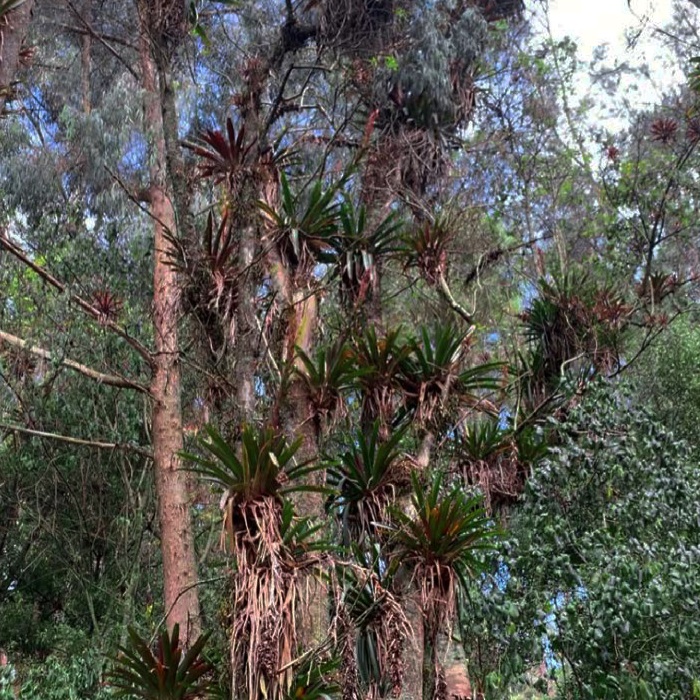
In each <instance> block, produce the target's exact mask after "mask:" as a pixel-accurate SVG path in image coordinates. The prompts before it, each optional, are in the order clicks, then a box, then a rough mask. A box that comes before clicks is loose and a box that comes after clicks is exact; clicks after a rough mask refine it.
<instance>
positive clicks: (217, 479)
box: [182, 426, 318, 502]
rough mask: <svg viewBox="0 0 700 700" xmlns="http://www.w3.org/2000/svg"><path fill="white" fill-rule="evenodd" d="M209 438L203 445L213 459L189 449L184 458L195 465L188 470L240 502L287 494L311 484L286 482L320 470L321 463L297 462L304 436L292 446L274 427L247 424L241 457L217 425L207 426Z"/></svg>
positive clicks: (244, 428)
mask: <svg viewBox="0 0 700 700" xmlns="http://www.w3.org/2000/svg"><path fill="white" fill-rule="evenodd" d="M206 431H207V435H208V439H206V438H203V439H200V440H199V445H200V447H201V448H202V449H203V450H204V451H205V452H207V453H209V454H210V455H211V456H212V458H210V459H207V458H205V457H201V456H199V455H196V454H191V453H189V452H185V453H183V455H182V456H183V457H184V458H185V459H186V460H187V461H188V462H191V463H192V464H193V465H196V466H190V467H188V469H189V470H190V471H192V472H194V473H195V474H199V475H200V476H202V477H203V478H204V479H206V480H208V481H211V482H213V483H215V484H216V485H217V486H220V487H222V488H224V489H226V490H227V491H228V492H229V494H230V495H231V497H232V498H233V499H234V500H235V501H237V502H248V501H254V500H255V499H257V498H261V497H263V496H277V497H280V496H281V495H282V494H284V493H289V492H290V491H294V490H298V489H300V488H302V489H309V488H311V487H309V486H299V485H295V484H293V483H292V484H291V485H286V484H287V482H293V481H294V480H296V479H301V478H302V477H303V476H306V475H307V474H309V473H311V472H313V471H314V470H316V469H318V466H314V465H312V466H309V465H307V464H297V463H295V461H294V455H295V454H296V452H297V450H298V449H299V446H300V444H301V439H297V440H295V441H294V442H293V443H292V444H291V445H290V444H288V443H287V441H286V439H285V438H284V437H282V436H280V435H279V433H278V432H277V431H275V430H274V429H273V428H270V427H266V428H255V427H252V426H244V427H243V429H242V431H241V452H240V458H239V457H238V456H237V455H236V453H235V451H234V449H233V447H232V446H231V445H230V444H229V443H228V442H227V441H226V440H225V439H224V438H223V437H222V436H221V434H220V433H219V432H218V431H217V430H216V429H215V428H214V427H213V426H207V428H206Z"/></svg>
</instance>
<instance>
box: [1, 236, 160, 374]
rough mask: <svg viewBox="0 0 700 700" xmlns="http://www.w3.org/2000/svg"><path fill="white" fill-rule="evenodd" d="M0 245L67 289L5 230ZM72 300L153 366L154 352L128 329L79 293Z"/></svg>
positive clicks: (49, 281) (56, 285)
mask: <svg viewBox="0 0 700 700" xmlns="http://www.w3.org/2000/svg"><path fill="white" fill-rule="evenodd" d="M0 246H2V247H3V248H5V250H7V251H8V252H9V253H12V255H14V256H15V257H16V258H17V259H18V260H19V261H20V262H22V263H24V264H25V265H26V266H27V267H29V268H30V269H32V270H33V271H34V272H36V273H37V275H39V277H41V279H42V280H44V282H46V283H48V284H49V285H51V286H52V287H53V288H54V289H57V290H58V291H59V292H65V291H66V285H65V284H63V282H61V281H60V280H58V279H57V278H56V277H54V276H53V275H52V274H51V273H50V272H48V270H46V269H44V268H43V267H41V265H37V264H36V263H35V262H34V261H33V260H31V258H30V257H29V256H28V255H27V254H26V253H25V252H24V251H23V250H22V249H21V248H20V247H19V246H18V245H17V244H15V243H13V242H12V241H11V240H10V239H9V238H8V237H7V234H6V233H5V232H1V233H0ZM70 298H71V301H72V302H74V303H75V304H77V305H78V306H79V307H80V308H81V309H82V310H83V311H84V312H85V313H86V314H87V315H88V316H90V317H91V318H92V319H93V320H95V321H98V322H99V323H100V325H102V326H104V327H105V328H109V329H110V330H111V331H112V332H114V333H116V334H117V335H118V336H119V337H120V338H123V339H124V340H125V341H126V342H127V343H128V344H129V345H130V346H131V347H132V348H133V349H134V350H136V352H137V353H138V354H139V355H141V357H142V358H143V359H144V360H146V362H147V363H148V366H149V367H153V353H152V352H151V351H150V350H149V349H148V348H147V347H146V346H145V345H143V344H142V343H140V342H139V341H138V340H136V338H134V337H132V336H131V335H129V333H128V332H127V331H126V329H124V328H122V327H121V326H120V325H118V324H117V323H115V322H114V321H110V320H109V319H105V318H104V315H103V314H101V313H100V311H99V310H98V309H96V308H95V307H94V306H93V305H92V304H91V303H90V302H89V301H86V300H85V299H83V298H82V297H80V296H78V295H77V294H71V295H70Z"/></svg>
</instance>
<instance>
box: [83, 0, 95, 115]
mask: <svg viewBox="0 0 700 700" xmlns="http://www.w3.org/2000/svg"><path fill="white" fill-rule="evenodd" d="M82 14H83V17H84V18H85V19H86V21H87V23H88V24H89V25H90V26H92V22H93V13H92V0H87V2H86V3H85V4H84V5H83V10H82ZM91 72H92V35H91V34H90V32H85V33H83V34H82V35H81V36H80V92H81V102H82V108H83V113H84V114H90V111H91V110H92V97H91V94H90V74H91Z"/></svg>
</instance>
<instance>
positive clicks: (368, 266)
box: [323, 199, 403, 309]
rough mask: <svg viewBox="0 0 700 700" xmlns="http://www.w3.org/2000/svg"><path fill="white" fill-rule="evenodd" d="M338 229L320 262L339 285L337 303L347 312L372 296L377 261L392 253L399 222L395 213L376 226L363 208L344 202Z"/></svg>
mask: <svg viewBox="0 0 700 700" xmlns="http://www.w3.org/2000/svg"><path fill="white" fill-rule="evenodd" d="M338 218H339V224H340V225H339V227H338V231H337V233H336V235H335V236H333V237H332V238H331V240H330V244H331V251H330V254H329V255H328V256H327V257H326V258H325V259H324V260H323V262H326V263H328V264H329V265H330V266H331V275H332V276H333V277H334V278H338V279H339V282H340V299H341V301H342V302H343V303H344V304H345V305H346V306H347V307H349V308H351V309H352V308H355V307H356V306H357V305H359V304H361V303H362V302H363V301H364V299H365V297H366V296H367V294H368V293H369V292H372V293H376V291H377V280H378V270H377V265H378V263H379V262H380V260H381V259H383V258H386V257H387V256H389V255H390V254H391V253H393V252H394V251H396V250H397V249H398V248H397V240H398V236H399V232H400V230H401V227H402V226H403V224H402V222H401V220H400V219H399V218H398V217H397V215H396V214H395V213H393V212H392V213H391V214H389V215H388V216H387V217H386V218H384V219H382V220H381V221H379V222H378V223H373V224H372V225H370V222H369V220H368V218H367V210H366V209H365V207H364V206H357V205H355V204H354V203H353V202H351V201H349V200H347V199H346V200H345V201H344V202H343V203H342V204H341V206H340V209H339V211H338Z"/></svg>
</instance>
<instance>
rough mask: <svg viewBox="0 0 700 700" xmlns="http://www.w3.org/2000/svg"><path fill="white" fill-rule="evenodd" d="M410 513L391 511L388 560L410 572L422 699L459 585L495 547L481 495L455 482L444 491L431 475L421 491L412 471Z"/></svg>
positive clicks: (426, 699)
mask: <svg viewBox="0 0 700 700" xmlns="http://www.w3.org/2000/svg"><path fill="white" fill-rule="evenodd" d="M412 483H413V498H412V504H413V509H414V511H415V513H414V514H407V513H405V512H403V511H398V510H397V511H395V512H394V520H395V523H396V524H395V530H394V538H393V544H394V548H393V553H392V558H395V559H398V561H400V562H401V563H402V565H403V566H405V567H407V568H408V569H409V571H410V572H411V574H412V580H413V582H414V585H415V586H416V587H417V589H418V593H419V597H420V603H421V607H422V611H423V621H424V635H423V636H424V650H423V654H424V656H423V700H432V699H433V697H434V695H435V690H436V683H437V679H438V677H439V675H440V667H439V665H438V659H437V639H438V633H439V631H440V630H441V629H443V630H444V629H449V627H450V623H451V620H452V619H453V617H454V613H455V606H456V592H457V587H458V585H459V584H462V585H466V582H467V579H468V578H470V577H473V576H475V575H476V574H477V573H479V572H481V571H483V570H484V569H485V568H486V566H488V564H487V559H486V557H485V555H488V554H489V553H492V552H493V551H494V550H495V538H496V537H497V534H498V531H497V529H496V528H495V526H494V524H493V523H492V522H491V520H490V519H489V518H488V517H487V515H486V512H485V511H484V508H483V504H482V498H481V496H475V495H470V494H468V493H467V492H465V491H464V489H463V488H461V487H460V486H454V487H453V488H452V489H450V490H449V491H448V492H447V493H444V492H443V490H442V486H443V477H442V475H441V474H436V475H435V476H434V477H433V479H432V482H431V483H430V484H429V485H428V488H427V489H426V488H425V486H424V485H423V484H421V482H420V481H419V479H418V476H417V475H416V474H415V472H414V473H413V474H412Z"/></svg>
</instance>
